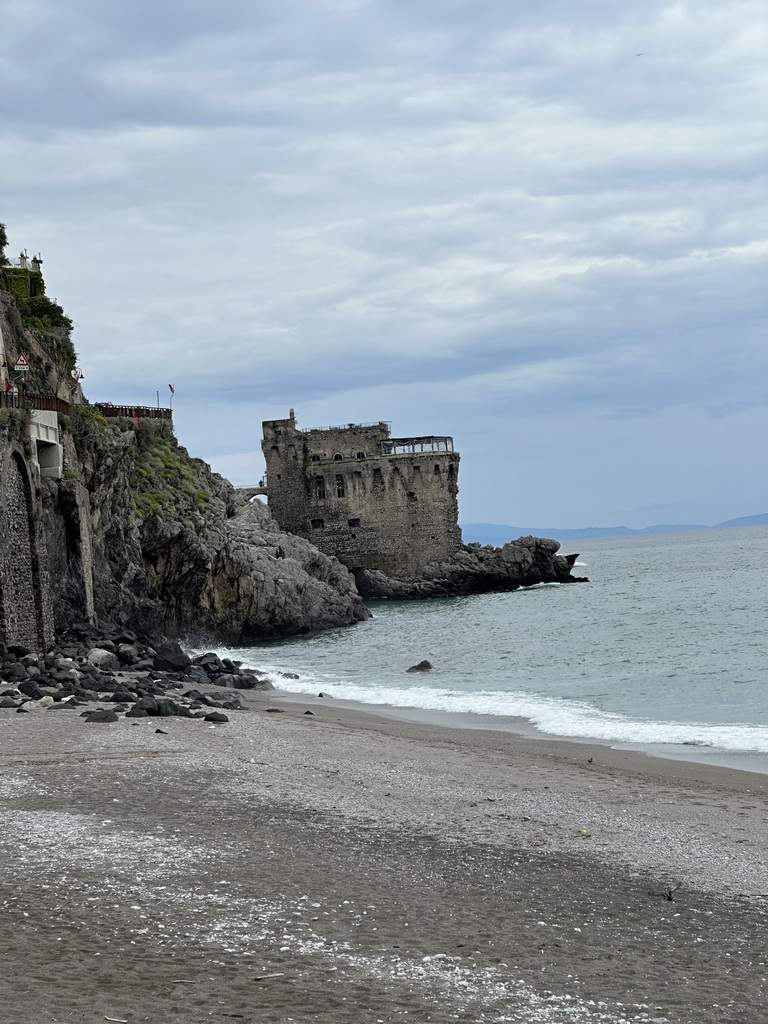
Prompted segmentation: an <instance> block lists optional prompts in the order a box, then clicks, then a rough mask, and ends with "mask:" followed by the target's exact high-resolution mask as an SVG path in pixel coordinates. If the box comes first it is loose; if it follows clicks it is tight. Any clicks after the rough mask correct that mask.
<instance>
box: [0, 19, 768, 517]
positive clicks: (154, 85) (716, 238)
mask: <svg viewBox="0 0 768 1024" xmlns="http://www.w3.org/2000/svg"><path fill="white" fill-rule="evenodd" d="M8 9H9V14H8V17H7V19H6V20H7V25H8V28H7V30H6V31H5V32H4V34H3V38H2V40H0V78H1V79H2V81H1V82H0V85H2V89H3V95H4V97H6V98H7V100H8V102H7V103H6V104H5V107H6V111H7V114H6V116H5V118H4V119H3V121H2V122H0V145H1V146H2V150H3V153H4V157H5V159H4V161H3V164H2V167H0V176H2V178H1V180H2V185H3V194H4V196H5V197H6V199H5V203H4V206H3V208H2V210H0V218H2V219H3V220H5V221H6V222H7V223H8V226H9V231H10V236H11V240H12V244H14V245H19V246H29V247H30V249H31V248H34V249H41V250H42V251H43V256H44V258H45V269H46V276H47V280H48V282H49V288H50V290H51V291H52V293H53V294H55V295H56V296H57V298H58V299H59V300H60V301H61V302H63V304H64V305H65V307H66V308H67V310H68V312H70V313H71V314H72V315H73V317H74V319H75V321H76V324H77V334H76V342H77V344H78V347H79V349H80V352H81V355H82V361H83V364H84V366H85V369H86V371H87V381H88V383H89V393H90V394H91V395H92V397H94V398H99V397H107V396H109V397H112V398H113V399H117V398H119V397H120V396H119V395H118V392H120V393H121V394H122V395H125V397H126V400H131V401H148V402H150V401H154V395H155V392H156V390H157V389H159V388H161V387H162V388H165V385H166V384H167V382H168V381H169V380H171V379H173V380H174V381H175V382H176V384H177V388H178V392H177V393H178V404H177V418H178V423H179V430H180V432H181V433H182V435H183V436H182V440H184V441H185V442H186V443H188V444H189V446H190V447H192V448H195V449H196V450H200V449H202V450H201V454H205V455H206V456H208V457H210V458H212V459H213V460H214V461H215V460H216V459H220V460H221V464H222V465H225V464H226V465H237V464H241V463H242V455H243V453H247V452H248V451H251V452H252V451H254V450H256V448H257V447H258V446H257V445H254V444H253V443H252V442H251V440H248V439H246V437H245V435H246V433H248V432H249V431H253V430H254V429H256V427H257V425H258V421H259V420H260V419H261V418H262V416H267V415H276V414H278V413H279V412H280V410H281V409H282V407H283V406H285V407H286V408H287V406H288V405H294V406H296V407H298V408H299V410H300V413H301V415H302V418H303V421H304V422H305V423H306V424H307V425H311V421H309V420H308V419H307V416H310V415H316V416H318V417H319V418H320V419H322V420H323V421H334V420H341V421H348V420H351V419H355V418H361V419H378V418H380V417H385V418H392V419H395V413H397V417H398V418H399V419H400V421H401V423H402V424H403V425H402V427H401V426H398V425H396V429H402V430H403V431H405V432H407V431H408V430H411V429H419V430H424V431H428V430H431V429H435V430H436V431H438V432H442V431H447V430H452V431H453V432H454V433H455V434H456V435H457V439H459V440H461V444H462V445H463V446H464V451H465V462H464V480H465V485H464V488H463V492H462V501H463V503H464V509H465V517H467V511H468V510H469V509H476V511H474V512H472V513H471V516H469V517H471V518H485V519H491V518H495V519H497V520H503V519H506V520H507V521H509V520H511V519H514V520H516V521H518V522H520V521H521V520H523V519H527V520H528V521H529V522H530V521H532V519H531V517H532V516H533V515H534V513H536V514H537V515H538V514H540V521H544V520H546V521H548V522H550V523H551V522H563V523H564V524H566V525H567V524H570V523H574V520H573V515H576V514H577V511H578V513H579V515H582V516H586V517H587V519H588V520H589V521H590V522H592V523H599V522H600V521H604V520H605V517H606V516H607V515H608V514H609V512H610V511H611V510H613V509H616V508H629V507H632V508H635V509H636V510H637V515H638V516H640V517H642V516H643V515H646V514H647V508H648V506H649V505H665V504H670V503H672V502H680V503H682V504H681V507H683V505H684V503H685V502H686V501H688V502H689V504H690V508H691V516H693V517H694V518H695V519H701V520H702V521H707V519H706V518H704V516H705V509H709V514H710V515H713V516H714V517H715V519H717V518H719V519H725V518H728V517H729V516H731V515H738V514H746V513H750V512H754V511H762V507H752V504H750V503H751V502H753V501H754V502H757V503H758V505H760V506H762V505H763V504H765V498H764V497H763V500H762V502H760V501H758V497H759V494H758V495H757V496H756V493H755V486H754V482H753V477H754V474H755V472H756V468H757V467H760V466H762V467H763V468H765V455H764V452H763V447H762V446H761V445H759V443H758V440H757V439H758V438H759V436H760V431H761V429H763V427H764V424H765V398H764V390H765V388H764V382H765V379H766V371H767V370H768V367H767V366H766V362H767V358H766V354H765V351H766V349H765V345H764V337H765V310H764V280H765V268H766V253H767V252H768V203H766V198H765V197H766V190H765V172H764V168H765V164H766V152H765V150H766V143H765V109H766V91H767V90H766V78H765V73H764V59H763V55H764V45H765V40H766V36H768V26H767V23H766V17H765V14H764V10H763V8H762V5H758V4H757V3H755V2H752V0H744V2H739V0H736V2H734V3H730V4H728V5H723V4H719V3H715V2H714V0H697V2H696V3H695V4H694V3H693V2H692V0H691V2H685V0H682V2H678V3H675V4H672V3H668V2H666V0H650V2H649V3H647V4H644V5H642V7H640V6H639V5H605V4H602V3H598V2H589V3H585V4H581V5H579V7H578V9H575V8H574V7H573V5H572V4H567V3H565V2H558V0H552V2H546V0H545V2H542V3H536V4H533V3H516V4H514V5H510V4H509V3H507V2H506V0H505V2H501V0H499V2H492V0H491V2H484V3H482V4H476V3H472V4H470V3H460V2H455V3H445V0H441V2H440V3H431V2H426V3H419V4H406V3H404V2H388V3H387V2H382V0H368V2H366V0H316V2H314V3H312V4H307V3H306V2H301V3H299V2H297V0H285V2H282V3H277V2H274V3H258V4H250V3H245V2H229V3H227V4H224V5H222V4H220V3H214V2H212V0H211V2H204V0H198V2H189V0H187V2H184V3H169V4H165V5H162V6H160V7H158V6H157V5H152V6H150V5H149V4H148V3H145V2H143V0H136V2H134V3H130V4H129V3H123V2H119V3H114V4H110V5H104V4H102V3H96V2H95V0H80V2H74V0H69V2H66V0H65V2H64V3H58V4H53V3H52V2H46V0H40V2H36V3H31V2H28V0H12V2H11V3H10V4H9V8H8ZM640 52H642V54H643V56H642V57H636V56H635V54H636V53H640ZM184 396H186V401H188V402H189V403H194V414H192V415H188V414H187V412H185V409H184V404H183V403H184V401H185V398H184ZM334 410H338V411H337V412H336V414H335V415H334ZM390 410H391V411H390ZM283 411H284V410H283ZM545 412H546V415H545ZM238 417H240V420H238ZM432 421H434V424H433V422H432ZM243 422H247V423H248V425H249V426H248V431H244V430H243V428H242V423H243ZM238 423H240V424H241V425H240V426H238ZM406 424H407V425H406ZM693 424H696V428H695V429H693V426H692V425H693ZM670 431H676V432H677V433H678V435H679V437H680V438H681V443H680V444H679V445H676V444H674V443H670ZM499 432H501V433H502V434H504V433H506V434H508V435H509V437H510V438H514V439H515V440H517V439H518V438H521V437H522V438H524V440H525V445H526V446H527V447H526V449H525V450H526V452H532V451H535V450H537V448H540V449H541V450H542V451H544V450H546V452H547V458H548V460H551V462H552V471H551V472H548V473H547V474H545V475H544V477H543V478H542V476H541V474H538V473H537V471H536V469H535V463H534V461H533V460H532V457H529V456H528V454H526V455H523V454H522V453H519V452H518V454H517V458H518V460H519V465H518V467H517V470H516V471H515V469H514V467H513V466H510V473H509V475H508V476H507V477H505V478H504V479H503V480H496V479H492V475H491V473H490V467H491V461H490V459H489V452H488V450H487V446H486V445H485V444H484V442H483V441H482V438H483V437H486V438H487V437H488V436H491V435H494V436H498V435H499ZM462 438H463V439H462ZM697 438H698V441H697ZM564 439H567V442H568V445H569V446H578V447H579V448H580V456H579V459H580V463H581V465H583V466H586V465H589V467H590V468H589V470H588V486H585V488H584V493H583V494H582V495H581V496H580V499H579V500H580V504H578V505H577V504H576V503H575V499H574V492H575V489H576V490H577V489H578V487H579V484H578V481H577V480H575V479H573V480H572V479H569V480H568V484H569V486H568V487H566V488H563V483H564V480H565V477H564V475H563V468H562V461H563V460H565V459H567V458H568V457H569V455H568V453H567V452H565V451H564V450H563V441H564ZM682 439H686V440H685V443H684V444H683V441H682ZM689 442H690V443H689ZM721 442H722V443H721ZM721 450H722V452H723V456H722V464H718V463H717V461H716V459H715V458H713V453H716V452H720V451H721ZM617 453H618V456H617ZM644 453H652V457H651V458H650V466H652V467H653V471H651V470H650V469H649V471H648V472H647V473H642V472H638V471H637V467H638V466H640V465H643V464H644V460H645V455H644ZM726 453H727V454H726ZM249 458H251V459H252V462H251V464H253V465H255V463H253V459H254V458H257V457H250V456H249ZM227 460H229V461H227ZM238 460H241V462H240V463H238ZM558 460H560V462H559V461H558ZM683 461H684V465H685V468H684V469H683V468H682V466H683ZM473 467H474V468H473ZM558 468H559V471H558ZM244 471H245V470H244ZM689 471H690V473H689ZM526 473H527V474H532V475H530V476H526V475H525V474H526ZM734 474H738V475H739V480H740V482H734ZM566 475H567V474H566ZM689 475H690V482H689V483H688V484H686V486H687V488H688V489H687V491H686V492H685V494H684V495H683V496H682V497H681V496H680V494H673V493H671V491H670V492H668V491H666V490H665V488H670V487H671V488H673V489H674V488H676V487H677V488H680V487H682V486H683V481H685V480H687V479H688V476H689ZM534 479H535V480H536V484H535V487H534V486H533V480H534ZM702 480H705V481H706V486H703V485H702V486H700V484H699V481H702ZM726 481H727V487H726ZM641 484H642V487H644V488H645V489H646V490H645V493H641V487H640V485H641ZM708 491H711V492H712V493H715V492H716V493H717V494H718V495H719V497H718V498H717V499H716V500H714V499H711V498H708V497H707V494H708ZM534 492H535V494H536V498H535V504H534V499H533V498H532V495H533V494H534ZM566 493H567V496H568V497H567V502H566V501H565V500H564V494H566ZM621 493H626V494H627V496H628V497H627V500H622V499H618V500H617V495H619V494H621ZM630 494H631V495H633V497H632V498H631V500H630V498H629V495H630ZM718 502H719V504H718ZM727 502H731V504H729V505H728V507H727V508H722V509H721V506H724V505H725V504H727ZM526 509H528V510H529V514H526ZM697 509H698V510H699V511H698V512H697ZM481 513H482V514H481ZM563 517H565V519H564V518H563ZM715 519H713V520H712V521H715ZM566 520H567V523H566ZM576 525H578V523H577V524H576ZM629 525H645V522H643V521H640V522H637V523H634V524H633V523H630V524H629Z"/></svg>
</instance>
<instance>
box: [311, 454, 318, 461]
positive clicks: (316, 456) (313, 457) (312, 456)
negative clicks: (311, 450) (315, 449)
mask: <svg viewBox="0 0 768 1024" xmlns="http://www.w3.org/2000/svg"><path fill="white" fill-rule="evenodd" d="M309 461H310V462H319V461H320V456H319V455H310V457H309Z"/></svg>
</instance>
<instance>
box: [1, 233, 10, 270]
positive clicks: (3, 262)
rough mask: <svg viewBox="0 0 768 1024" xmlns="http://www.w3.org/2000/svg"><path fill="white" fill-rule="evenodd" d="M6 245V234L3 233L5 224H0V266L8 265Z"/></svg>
mask: <svg viewBox="0 0 768 1024" xmlns="http://www.w3.org/2000/svg"><path fill="white" fill-rule="evenodd" d="M6 245H8V235H7V234H6V233H5V224H0V267H6V266H8V257H7V256H6V255H5V247H6Z"/></svg>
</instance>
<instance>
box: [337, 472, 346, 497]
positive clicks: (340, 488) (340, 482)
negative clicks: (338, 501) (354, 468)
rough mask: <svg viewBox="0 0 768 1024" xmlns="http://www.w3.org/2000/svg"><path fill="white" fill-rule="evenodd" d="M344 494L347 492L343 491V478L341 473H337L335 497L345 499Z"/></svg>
mask: <svg viewBox="0 0 768 1024" xmlns="http://www.w3.org/2000/svg"><path fill="white" fill-rule="evenodd" d="M346 493H347V492H346V491H345V490H344V477H343V476H342V475H341V473H337V474H336V497H337V498H344V497H346Z"/></svg>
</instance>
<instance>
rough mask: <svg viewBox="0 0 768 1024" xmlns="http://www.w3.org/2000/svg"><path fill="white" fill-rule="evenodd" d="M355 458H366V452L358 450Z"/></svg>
mask: <svg viewBox="0 0 768 1024" xmlns="http://www.w3.org/2000/svg"><path fill="white" fill-rule="evenodd" d="M355 458H356V459H364V458H365V452H358V453H357V455H356V456H355Z"/></svg>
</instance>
